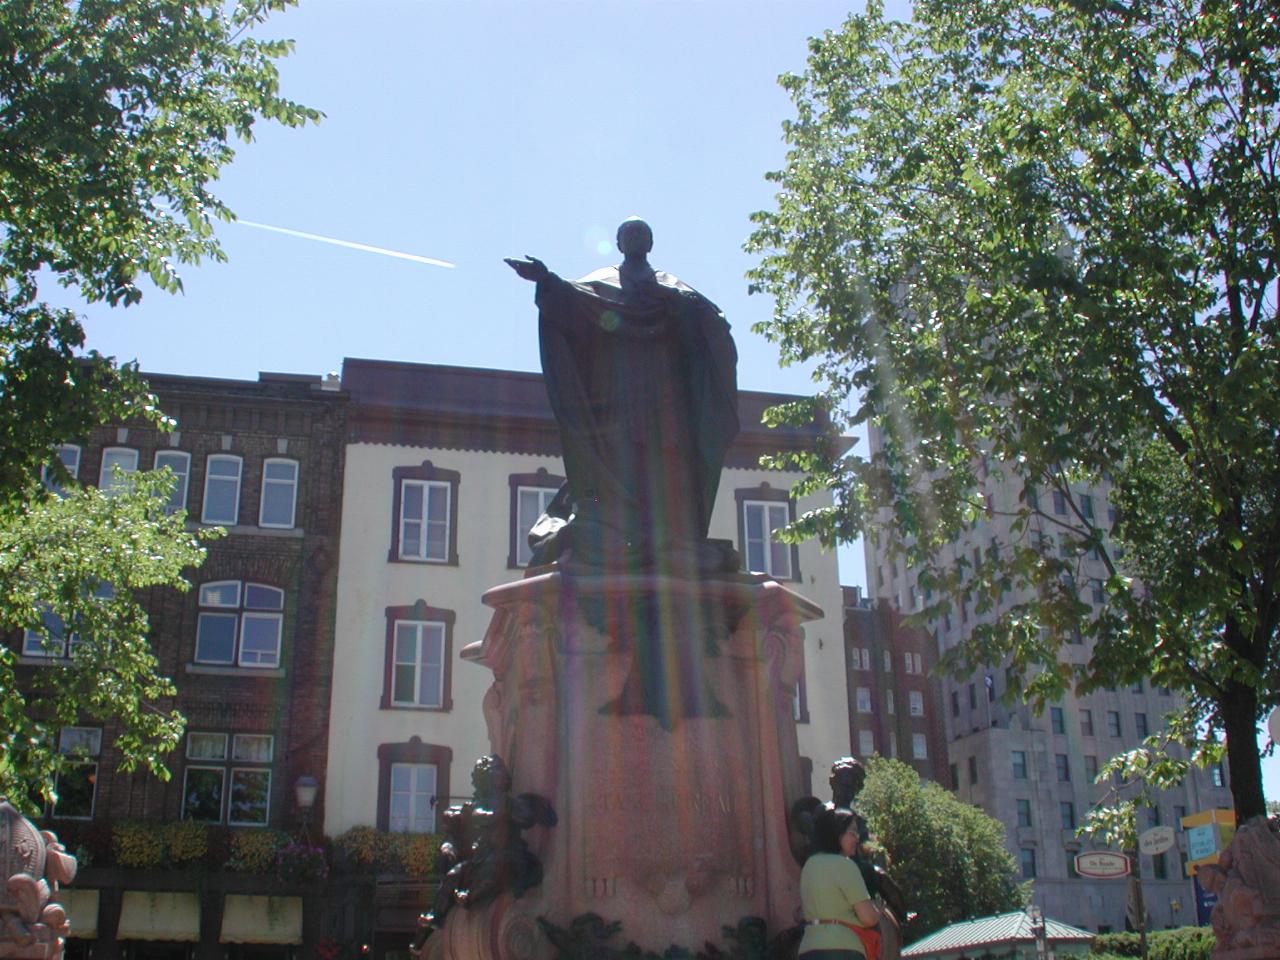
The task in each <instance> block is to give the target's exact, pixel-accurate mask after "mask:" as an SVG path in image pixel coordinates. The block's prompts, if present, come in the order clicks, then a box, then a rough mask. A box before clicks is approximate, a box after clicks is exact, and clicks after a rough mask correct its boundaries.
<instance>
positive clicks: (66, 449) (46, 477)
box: [40, 443, 80, 496]
mask: <svg viewBox="0 0 1280 960" xmlns="http://www.w3.org/2000/svg"><path fill="white" fill-rule="evenodd" d="M54 454H55V456H56V457H57V459H58V462H59V463H61V464H62V466H63V468H64V469H65V470H66V471H67V473H68V474H69V475H70V477H71V479H72V480H75V479H77V478H78V477H79V476H80V448H79V447H77V446H76V445H75V444H71V443H64V444H62V445H61V446H59V447H58V448H57V449H56V450H55V451H54ZM40 482H41V483H43V484H44V485H45V486H46V487H48V488H49V489H50V490H52V491H53V492H54V493H56V494H58V496H62V495H63V487H62V480H61V477H59V476H57V475H55V471H54V469H53V465H52V464H50V465H49V466H47V467H44V468H42V469H41V470H40Z"/></svg>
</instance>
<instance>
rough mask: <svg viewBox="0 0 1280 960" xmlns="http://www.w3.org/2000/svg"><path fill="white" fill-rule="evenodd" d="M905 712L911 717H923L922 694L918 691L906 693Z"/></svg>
mask: <svg viewBox="0 0 1280 960" xmlns="http://www.w3.org/2000/svg"><path fill="white" fill-rule="evenodd" d="M907 710H908V712H909V713H910V714H911V716H913V717H923V716H924V694H923V693H921V692H920V691H919V690H908V691H907Z"/></svg>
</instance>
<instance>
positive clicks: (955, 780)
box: [948, 763, 960, 790]
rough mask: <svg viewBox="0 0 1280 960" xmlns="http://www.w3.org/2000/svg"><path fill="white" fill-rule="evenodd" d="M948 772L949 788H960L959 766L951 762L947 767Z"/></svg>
mask: <svg viewBox="0 0 1280 960" xmlns="http://www.w3.org/2000/svg"><path fill="white" fill-rule="evenodd" d="M948 772H950V774H951V789H952V790H959V789H960V768H959V767H957V766H956V765H955V764H954V763H953V764H951V766H950V767H948Z"/></svg>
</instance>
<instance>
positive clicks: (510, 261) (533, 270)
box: [502, 254, 551, 283]
mask: <svg viewBox="0 0 1280 960" xmlns="http://www.w3.org/2000/svg"><path fill="white" fill-rule="evenodd" d="M502 259H503V262H504V263H506V265H507V266H509V267H510V268H511V269H512V270H514V271H515V272H516V273H517V274H518V275H519V276H520V278H521V279H522V280H532V281H534V282H535V283H538V282H541V281H543V280H545V279H547V277H549V276H551V271H550V270H548V269H547V265H546V264H545V263H543V262H542V261H541V260H539V259H538V258H537V257H531V256H529V255H528V254H525V259H523V260H516V259H514V258H512V257H503V258H502Z"/></svg>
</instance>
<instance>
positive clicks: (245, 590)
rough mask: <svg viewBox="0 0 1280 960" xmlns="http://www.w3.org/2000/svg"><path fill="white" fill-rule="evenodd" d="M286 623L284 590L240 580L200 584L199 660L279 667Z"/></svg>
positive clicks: (198, 661) (258, 666) (254, 666)
mask: <svg viewBox="0 0 1280 960" xmlns="http://www.w3.org/2000/svg"><path fill="white" fill-rule="evenodd" d="M283 624H284V591H283V590H277V589H276V588H275V587H268V586H265V585H263V584H260V583H243V584H242V583H241V582H240V581H239V580H218V581H214V582H212V583H205V584H201V585H200V615H199V618H198V620H197V622H196V656H195V660H196V663H210V664H226V665H232V664H235V665H238V666H241V667H253V668H270V667H278V666H279V665H280V635H281V628H282V627H283Z"/></svg>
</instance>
